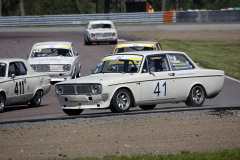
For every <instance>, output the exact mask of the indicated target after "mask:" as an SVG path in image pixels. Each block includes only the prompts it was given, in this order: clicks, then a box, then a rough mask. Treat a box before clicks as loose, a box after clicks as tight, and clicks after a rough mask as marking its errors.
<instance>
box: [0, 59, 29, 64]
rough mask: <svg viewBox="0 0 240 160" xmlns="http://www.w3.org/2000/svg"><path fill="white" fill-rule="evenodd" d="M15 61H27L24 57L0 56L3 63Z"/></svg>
mask: <svg viewBox="0 0 240 160" xmlns="http://www.w3.org/2000/svg"><path fill="white" fill-rule="evenodd" d="M16 61H23V62H25V63H27V61H26V60H25V59H21V58H0V62H4V63H10V62H16Z"/></svg>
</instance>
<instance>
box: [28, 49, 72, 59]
mask: <svg viewBox="0 0 240 160" xmlns="http://www.w3.org/2000/svg"><path fill="white" fill-rule="evenodd" d="M71 55H72V54H71V50H70V49H64V48H43V49H33V51H32V54H31V57H32V58H33V57H57V56H63V57H71Z"/></svg>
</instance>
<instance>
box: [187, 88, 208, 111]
mask: <svg viewBox="0 0 240 160" xmlns="http://www.w3.org/2000/svg"><path fill="white" fill-rule="evenodd" d="M205 97H206V94H205V90H204V88H203V87H202V86H200V85H196V86H194V87H193V88H192V89H191V91H190V93H189V96H188V99H187V101H186V102H185V104H186V105H187V106H189V107H200V106H202V104H203V103H204V101H205Z"/></svg>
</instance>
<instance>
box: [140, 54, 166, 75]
mask: <svg viewBox="0 0 240 160" xmlns="http://www.w3.org/2000/svg"><path fill="white" fill-rule="evenodd" d="M145 71H146V72H163V71H169V66H168V64H167V58H166V56H165V55H150V56H148V57H147V58H146V61H145V63H144V66H143V72H145Z"/></svg>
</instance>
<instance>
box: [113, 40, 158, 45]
mask: <svg viewBox="0 0 240 160" xmlns="http://www.w3.org/2000/svg"><path fill="white" fill-rule="evenodd" d="M138 43H147V44H155V43H158V42H155V41H125V42H121V43H118V44H117V45H122V44H138Z"/></svg>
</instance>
